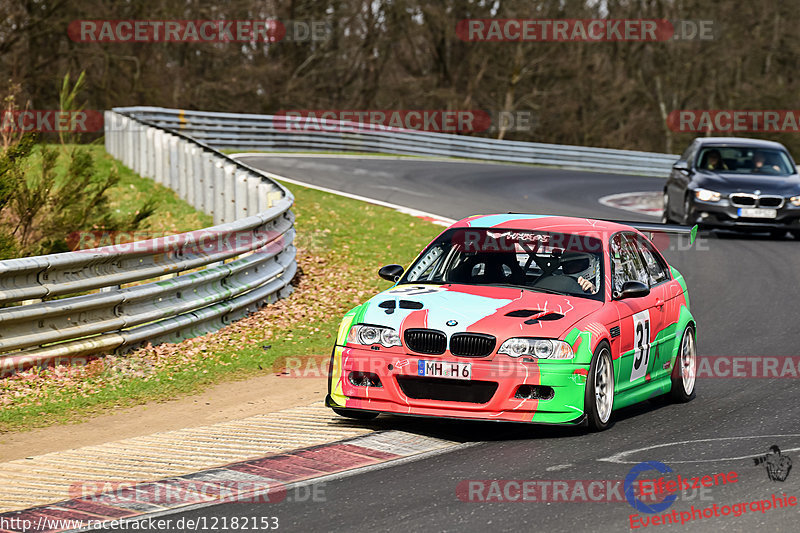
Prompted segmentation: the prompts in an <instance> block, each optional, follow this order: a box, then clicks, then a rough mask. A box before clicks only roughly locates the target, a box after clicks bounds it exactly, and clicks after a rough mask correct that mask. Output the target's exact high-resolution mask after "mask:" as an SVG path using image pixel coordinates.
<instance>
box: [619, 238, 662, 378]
mask: <svg viewBox="0 0 800 533" xmlns="http://www.w3.org/2000/svg"><path fill="white" fill-rule="evenodd" d="M636 237H637V236H636V235H635V234H632V233H627V232H621V233H617V234H615V235H614V236H612V238H611V242H610V243H609V254H610V256H611V283H612V297H613V298H614V300H613V305H614V306H615V307H616V309H617V312H618V315H619V328H620V339H619V354H620V356H619V364H618V373H619V374H618V376H617V380H616V383H617V387H616V389H617V391H618V392H624V391H626V390H629V389H632V388H634V387H637V386H639V385H642V384H644V383H647V382H649V381H650V376H649V372H650V369H651V367H652V358H651V353H652V349H653V341H654V340H655V339H656V331H658V330H659V328H660V327H661V322H662V309H663V294H662V293H661V291H660V290H656V291H653V292H651V293H650V294H648V295H647V296H644V297H641V298H624V299H621V298H620V295H621V292H622V286H623V285H624V284H625V282H626V281H640V282H642V283H644V284H646V285H648V286H649V284H650V283H649V275H648V272H647V268H646V266H645V264H644V261H643V259H642V256H641V254H640V253H639V250H638V248H637V245H636Z"/></svg>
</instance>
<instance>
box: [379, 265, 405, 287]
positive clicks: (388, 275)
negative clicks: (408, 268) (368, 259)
mask: <svg viewBox="0 0 800 533" xmlns="http://www.w3.org/2000/svg"><path fill="white" fill-rule="evenodd" d="M378 275H379V276H380V277H382V278H383V279H385V280H386V281H391V282H392V283H395V282H397V280H398V279H400V276H402V275H403V267H402V266H400V265H386V266H384V267H381V269H380V270H378Z"/></svg>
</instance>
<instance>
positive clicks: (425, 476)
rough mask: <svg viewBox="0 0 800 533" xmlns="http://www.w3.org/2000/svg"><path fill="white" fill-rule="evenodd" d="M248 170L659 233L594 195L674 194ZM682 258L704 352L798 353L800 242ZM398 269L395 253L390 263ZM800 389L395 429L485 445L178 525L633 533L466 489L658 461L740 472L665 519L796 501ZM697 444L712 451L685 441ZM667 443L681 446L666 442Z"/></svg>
mask: <svg viewBox="0 0 800 533" xmlns="http://www.w3.org/2000/svg"><path fill="white" fill-rule="evenodd" d="M246 162H247V163H249V164H251V165H254V166H256V167H258V168H261V169H264V170H269V171H272V172H275V173H277V174H280V175H283V176H286V177H290V178H293V179H296V180H300V181H303V182H307V183H312V184H316V185H320V186H324V187H329V188H333V189H336V190H340V191H343V192H350V193H353V194H358V195H361V196H366V197H370V198H374V199H378V200H383V201H386V202H392V203H395V204H399V205H403V206H408V207H413V208H417V209H420V210H424V211H429V212H432V213H436V214H439V215H442V216H446V217H451V218H461V217H463V216H467V215H471V214H475V213H489V212H508V211H514V212H531V213H542V214H563V215H577V216H587V217H596V218H613V219H627V220H634V219H639V220H650V221H652V220H653V219H652V218H648V217H646V216H637V215H636V214H633V213H628V212H624V211H618V210H615V209H612V208H609V207H605V206H602V205H600V204H598V202H597V199H598V198H600V197H601V196H605V195H609V194H614V193H622V192H627V191H631V192H632V191H657V190H660V189H661V187H662V183H663V182H662V180H660V179H654V178H643V177H636V176H625V175H610V174H595V173H588V172H578V171H567V170H555V169H547V168H536V167H529V166H513V165H493V164H479V163H463V162H456V163H453V162H438V161H419V160H407V159H390V160H385V159H358V158H335V157H262V156H257V157H248V158H247V159H246ZM369 238H380V236H369ZM680 248H682V247H681V246H676V247H674V248H673V249H670V250H667V251H666V252H665V255H666V256H667V258H668V259H669V261H670V262H671V263H672V264H673V265H674V266H676V267H677V268H678V269H679V270H681V272H682V273H683V274H684V275H685V277H686V279H687V282H688V286H689V289H690V296H691V303H692V311H693V313H694V315H695V317H696V319H697V322H698V349H699V353H700V355H701V356H707V355H728V356H733V355H735V356H755V357H760V356H774V355H798V348H797V346H798V341H800V331H798V329H799V328H798V313H797V301H798V298H799V297H800V290H798V288H799V287H800V269H798V266H799V265H800V242H797V241H794V240H792V239H791V238H789V237H787V238H785V239H778V240H774V239H769V238H767V237H752V236H750V237H748V236H737V235H724V234H722V235H719V234H703V235H701V238H700V239H699V241H698V242H697V243H696V246H695V248H693V249H690V250H686V249H680ZM393 260H394V258H392V257H386V263H391V262H394V261H393ZM798 383H800V381H798V380H797V379H791V378H788V379H750V378H745V379H730V378H709V379H700V380H698V385H697V397H696V398H695V399H694V400H693V401H691V402H690V403H688V404H684V405H673V404H669V403H666V402H657V401H654V402H648V403H645V404H641V405H638V406H634V407H631V408H627V409H624V410H621V411H617V412H616V413H615V420H616V424H615V425H614V426H613V427H612V428H611V429H609V430H608V431H605V432H603V433H599V434H589V433H586V432H584V431H583V430H580V429H576V428H560V427H540V426H524V425H510V424H501V423H489V422H487V423H460V422H444V423H443V422H441V421H430V420H423V419H407V418H396V419H395V420H396V421H397V426H398V428H401V429H406V430H409V431H416V432H419V433H423V434H426V435H431V436H441V437H445V438H451V439H455V440H460V441H464V442H478V444H477V445H475V446H471V447H468V448H461V449H458V450H457V451H454V452H452V453H447V454H443V455H439V456H435V457H430V458H427V459H423V460H419V461H415V462H409V463H406V464H401V465H397V466H390V467H388V468H385V469H379V470H373V471H369V472H364V473H359V474H356V475H353V476H350V477H344V478H341V479H337V480H333V481H328V482H327V483H326V484H325V487H324V494H325V498H324V500H325V501H320V502H309V501H289V500H286V501H284V502H282V503H279V504H222V505H218V506H214V507H207V508H204V509H198V510H193V511H188V512H185V513H182V514H177V515H173V518H180V517H199V516H206V517H212V516H216V517H221V516H227V517H233V516H277V517H279V519H280V530H283V531H522V530H531V529H535V530H537V531H571V532H576V531H627V530H630V529H631V522H630V515H631V514H633V513H635V511H634V509H633V508H632V507H631V506H630V505H629V504H628V503H627V502H626V501H621V502H620V501H618V502H610V503H607V502H603V503H586V502H541V501H527V502H496V501H492V502H469V501H462V500H461V499H459V495H458V493H457V487H458V486H459V483H461V482H463V481H464V480H535V481H542V480H545V481H546V480H574V479H580V480H620V479H624V477H625V476H626V475H627V474H628V472H629V470H630V469H631V467H632V466H633V465H635V464H636V463H639V462H641V461H646V460H654V461H660V462H663V463H665V464H667V465H669V466H671V467H672V468H673V470H674V471H675V472H677V473H678V474H681V475H682V476H702V475H706V474H714V473H718V472H729V471H736V472H737V473H738V481H737V482H736V483H731V484H728V485H726V486H724V487H720V488H715V489H713V490H712V491H711V492H710V493H707V494H704V495H700V494H692V493H691V492H690V493H687V494H685V495H682V496H681V497H680V498H679V499H678V501H676V502H675V503H674V504H673V506H672V507H671V508H670V509H669V510H668V511H666V512H671V511H672V510H673V509H675V510H677V511H678V512H681V511H691V506H692V505H694V506H695V507H696V508H700V507H705V506H712V505H714V504H717V505H718V506H720V507H721V506H723V505H732V504H736V503H739V502H749V501H752V500H761V499H765V498H766V499H769V498H771V495H772V494H783V493H787V494H788V495H789V496H792V495H794V496H798V495H800V490H798V488H800V487H799V485H800V466H797V465H800V405H798V403H799V402H798ZM761 436H768V437H761ZM698 440H702V442H687V441H698ZM669 443H676V444H670V445H667V446H663V445H665V444H669ZM772 444H777V445H778V446H780V447H781V448H782V449H783V450H784V451H785V452H786V453H787V455H789V456H790V457H793V458H794V459H795V463H796V466H795V469H794V471H793V472H791V473H790V475H789V477H788V478H787V479H786V481H784V482H776V481H770V480H769V479H768V478H767V474H766V472H765V470H764V469H763V467H761V466H755V465H754V464H753V461H752V459H750V458H749V457H751V456H753V455H756V454H760V453H765V452H766V451H767V448H768V447H769V446H770V445H772ZM659 445H662V446H659ZM656 446H659V447H656ZM642 448H645V449H644V450H642V451H638V452H633V453H629V454H623V455H618V456H617V457H613V456H614V455H615V454H620V453H621V452H626V451H630V450H636V449H642ZM653 477H655V475H653ZM462 487H463V485H462ZM487 487H488V486H487ZM486 494H488V488H487V492H485V493H484V495H486ZM510 494H511V496H512V497H514V493H510ZM539 494H540V493H539ZM799 518H800V507H790V508H788V509H777V510H772V509H770V510H768V511H766V512H760V511H758V510H756V511H753V510H748V511H747V512H745V513H744V514H743V515H741V516H739V517H734V516H733V515H730V516H727V517H722V516H720V517H713V518H704V519H700V520H696V521H691V522H688V523H686V524H683V525H680V524H668V525H651V526H650V527H646V528H643V529H645V530H647V531H678V530H680V531H683V530H688V531H711V530H714V531H753V530H764V531H798V529H800V526H798V519H799Z"/></svg>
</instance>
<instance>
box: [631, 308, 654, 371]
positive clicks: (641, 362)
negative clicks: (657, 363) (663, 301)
mask: <svg viewBox="0 0 800 533" xmlns="http://www.w3.org/2000/svg"><path fill="white" fill-rule="evenodd" d="M649 362H650V310H649V309H645V310H644V311H641V312H639V313H636V314H635V315H633V365H632V366H631V381H635V380H637V379H639V378H640V377H642V376H644V375H645V374H647V364H648V363H649Z"/></svg>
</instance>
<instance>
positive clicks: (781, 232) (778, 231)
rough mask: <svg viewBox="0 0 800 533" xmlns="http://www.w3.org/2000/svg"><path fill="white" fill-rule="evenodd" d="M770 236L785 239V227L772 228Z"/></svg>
mask: <svg viewBox="0 0 800 533" xmlns="http://www.w3.org/2000/svg"><path fill="white" fill-rule="evenodd" d="M769 236H770V237H771V238H773V239H784V238H785V237H786V230H785V229H773V230H770V232H769Z"/></svg>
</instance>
